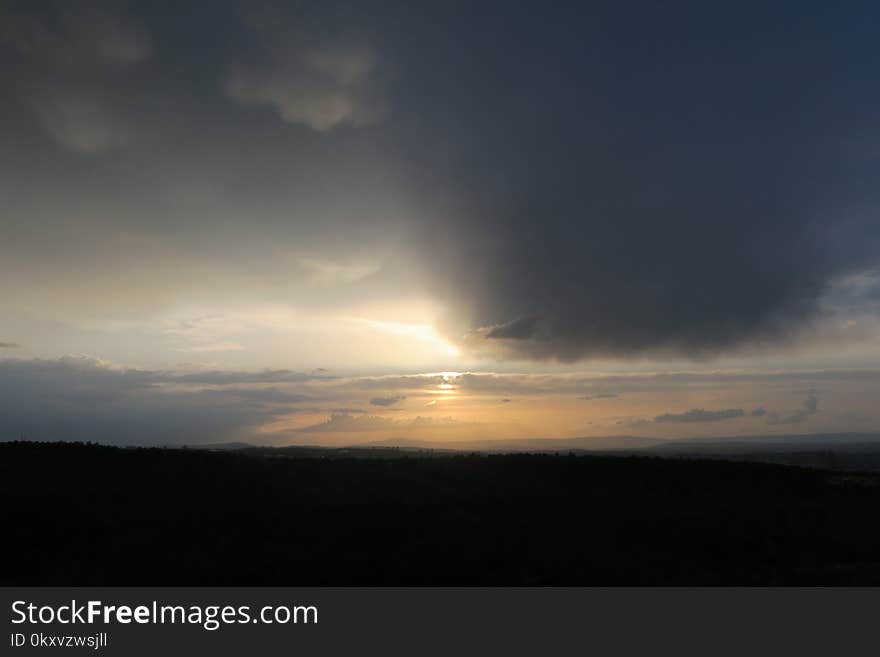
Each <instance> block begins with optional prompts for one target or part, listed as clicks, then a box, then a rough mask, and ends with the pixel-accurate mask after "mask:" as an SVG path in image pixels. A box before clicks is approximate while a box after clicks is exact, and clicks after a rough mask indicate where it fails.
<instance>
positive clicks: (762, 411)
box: [750, 406, 767, 417]
mask: <svg viewBox="0 0 880 657" xmlns="http://www.w3.org/2000/svg"><path fill="white" fill-rule="evenodd" d="M750 415H751V416H752V417H764V416H765V415H767V409H766V408H764V407H763V406H759V407H758V408H754V409H752V412H751V413H750Z"/></svg>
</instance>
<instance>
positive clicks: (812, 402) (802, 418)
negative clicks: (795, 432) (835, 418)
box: [767, 391, 819, 424]
mask: <svg viewBox="0 0 880 657" xmlns="http://www.w3.org/2000/svg"><path fill="white" fill-rule="evenodd" d="M818 412H819V398H818V397H817V396H816V393H815V391H810V392H809V394H808V395H807V398H806V399H805V400H804V402H803V404H802V405H801V408H796V409H794V410H793V411H788V412H786V413H778V412H772V413H768V414H767V424H800V423H802V422H806V421H807V420H809V419H810V416H811V415H815V414H816V413H818Z"/></svg>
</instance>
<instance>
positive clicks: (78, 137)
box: [32, 92, 128, 154]
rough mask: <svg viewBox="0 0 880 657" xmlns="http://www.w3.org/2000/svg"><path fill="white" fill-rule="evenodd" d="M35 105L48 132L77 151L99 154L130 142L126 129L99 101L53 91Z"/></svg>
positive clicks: (38, 97)
mask: <svg viewBox="0 0 880 657" xmlns="http://www.w3.org/2000/svg"><path fill="white" fill-rule="evenodd" d="M32 102H33V106H34V109H35V111H36V113H37V116H38V117H39V119H40V121H41V122H42V124H43V127H44V128H45V129H46V132H48V133H49V134H50V135H51V136H52V137H54V138H55V140H56V141H58V142H59V143H60V144H62V145H64V146H67V147H68V148H71V149H73V150H75V151H78V152H80V153H85V154H91V153H97V152H99V151H105V150H108V149H111V148H116V147H119V146H122V145H124V144H125V143H126V142H127V141H128V130H127V128H125V127H124V126H123V125H121V123H120V122H119V120H118V118H117V117H116V116H114V115H113V114H112V113H111V112H108V111H107V109H106V107H104V106H102V104H101V102H100V101H98V100H96V99H93V98H86V97H81V96H80V97H78V96H62V95H58V94H57V93H55V92H50V93H41V94H40V95H39V96H37V97H36V98H35V99H34V100H33V101H32Z"/></svg>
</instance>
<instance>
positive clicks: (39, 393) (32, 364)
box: [0, 356, 298, 445]
mask: <svg viewBox="0 0 880 657" xmlns="http://www.w3.org/2000/svg"><path fill="white" fill-rule="evenodd" d="M167 385H168V384H167V382H165V381H164V377H163V375H162V374H160V373H156V372H150V371H145V370H134V369H123V368H117V367H114V366H112V365H110V364H108V363H105V362H103V361H100V360H97V359H93V358H87V357H70V356H69V357H64V358H59V359H51V360H2V361H0V416H2V417H3V427H2V431H3V435H0V440H11V439H17V438H21V437H24V438H26V439H28V440H69V441H73V440H83V441H97V442H103V443H112V444H123V445H156V444H184V443H185V444H197V443H208V442H219V441H223V440H236V439H241V438H244V437H249V436H251V435H253V433H254V432H255V431H256V429H257V428H258V427H260V426H261V425H263V424H265V423H267V422H269V421H270V420H271V419H272V418H273V417H274V414H275V412H276V410H275V409H274V407H273V405H274V404H277V403H278V402H284V403H290V402H292V401H298V398H297V397H295V396H290V395H285V394H284V393H282V392H281V391H278V390H273V389H263V390H235V389H233V390H225V391H213V390H203V389H199V390H185V389H179V388H168V387H167Z"/></svg>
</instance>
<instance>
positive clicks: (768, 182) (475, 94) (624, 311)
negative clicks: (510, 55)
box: [401, 10, 880, 362]
mask: <svg viewBox="0 0 880 657" xmlns="http://www.w3.org/2000/svg"><path fill="white" fill-rule="evenodd" d="M612 14H616V12H612ZM818 18H819V16H818V14H815V15H814V16H812V17H811V18H810V19H809V22H810V23H811V24H813V23H812V21H814V20H816V21H818ZM668 20H669V18H668V17H667V16H663V15H661V13H660V12H655V11H653V10H649V11H648V12H647V13H645V14H643V15H642V17H641V19H640V21H639V22H640V24H641V29H643V30H644V31H641V29H637V30H635V31H632V29H631V28H632V26H631V25H630V24H628V23H627V21H626V20H625V19H624V18H623V17H622V16H620V15H617V16H616V18H615V17H612V15H611V14H609V15H608V16H606V17H604V18H598V17H596V19H595V20H594V21H590V23H591V25H590V27H589V28H587V32H588V33H589V35H587V34H581V35H580V36H579V38H582V39H586V40H588V41H589V42H591V43H593V44H594V47H596V48H600V49H599V50H596V51H595V52H601V53H602V56H601V58H598V59H596V58H590V57H584V58H583V59H579V58H575V57H569V56H566V55H563V54H562V53H563V52H570V51H568V50H564V49H562V48H561V49H560V50H559V51H558V52H559V54H558V56H557V55H554V54H551V53H549V52H544V51H542V52H541V53H540V54H539V53H537V52H535V53H534V56H535V57H536V59H535V60H533V61H531V66H528V67H523V66H520V65H518V63H517V62H515V61H514V60H513V59H493V58H492V55H493V54H494V53H495V52H496V51H495V50H492V49H491V48H489V47H485V49H484V47H481V46H482V44H478V43H474V42H469V45H470V46H471V48H472V49H470V50H469V51H468V53H469V55H470V56H471V57H473V58H474V60H471V61H475V60H479V59H480V58H481V55H482V54H485V55H486V57H487V61H486V63H485V65H481V66H475V67H467V68H461V69H460V70H461V74H460V75H459V76H457V77H454V78H453V77H451V76H450V77H449V78H444V81H445V82H446V83H447V84H446V85H444V86H443V93H442V94H441V93H432V94H431V95H430V98H431V101H430V102H428V101H425V102H423V103H421V104H420V110H421V111H420V112H418V114H417V116H418V119H417V125H418V128H419V129H417V128H413V134H418V135H420V136H421V137H422V139H421V140H418V141H416V140H414V141H413V143H412V144H411V149H410V152H409V153H408V154H409V155H410V160H409V161H410V162H412V163H413V164H412V170H413V171H414V175H413V176H412V178H413V180H412V184H413V188H414V191H413V195H414V196H416V197H417V198H419V199H421V200H422V204H423V206H424V207H425V208H426V209H425V211H424V212H425V213H426V214H427V215H428V217H429V220H428V221H427V222H426V225H425V226H424V227H423V230H422V233H421V234H422V241H421V242H420V245H421V248H422V253H423V257H424V261H425V262H426V263H427V264H428V265H429V266H430V265H433V266H434V268H433V269H432V270H431V273H432V274H433V276H430V277H429V278H428V280H429V281H430V282H431V283H432V284H433V285H434V290H435V293H436V294H437V295H438V296H440V297H441V298H443V299H444V300H445V301H446V302H447V303H448V304H449V306H450V307H451V308H452V309H453V310H452V311H451V312H450V317H449V318H448V319H447V321H446V324H445V330H446V334H447V335H448V336H450V337H451V338H454V339H456V340H460V341H461V345H462V346H463V347H465V348H466V349H467V350H469V351H470V352H471V353H472V354H473V355H474V356H476V357H484V358H490V359H491V358H497V359H504V360H558V361H563V362H571V361H577V360H581V359H590V358H631V357H636V356H644V357H673V356H674V357H679V356H684V357H687V358H695V359H705V358H712V357H717V356H719V355H723V354H737V353H739V352H740V351H742V350H744V349H753V348H761V347H764V346H766V345H767V344H778V343H790V342H792V341H793V340H794V339H796V338H798V337H800V335H801V333H800V332H801V331H806V330H809V329H810V328H811V327H812V326H813V324H814V323H816V322H820V321H822V319H823V317H822V314H821V312H820V305H821V300H822V298H823V295H824V294H825V293H826V292H827V290H828V288H829V286H830V285H831V283H832V282H833V281H834V280H836V279H837V278H839V277H841V276H845V275H847V274H850V273H854V272H859V271H864V270H867V269H870V268H872V267H876V266H877V264H878V262H880V256H878V254H880V250H878V249H877V248H876V247H877V244H878V238H880V231H878V229H877V222H876V221H875V220H872V219H871V218H870V217H873V216H874V215H875V206H876V201H875V200H873V197H874V195H873V194H872V192H869V191H868V190H867V189H863V188H861V187H858V186H857V185H854V184H853V183H852V180H853V179H852V175H853V174H855V172H857V171H860V172H864V175H870V174H868V173H867V171H868V169H867V168H866V167H868V165H867V159H865V158H864V157H861V158H859V157H857V156H854V155H850V154H848V153H846V152H845V148H844V147H842V146H841V144H842V143H844V141H848V140H852V143H863V140H864V136H863V135H866V134H871V135H873V134H874V132H875V131H874V129H873V127H872V123H871V121H870V119H869V118H868V116H867V114H860V115H859V118H858V119H855V118H854V116H853V113H851V112H850V110H849V109H848V107H852V106H850V105H848V102H850V101H862V102H870V101H869V96H868V95H866V94H867V91H866V90H865V89H864V88H857V87H856V86H854V87H853V88H851V89H850V90H849V91H848V92H847V93H846V94H845V96H846V99H844V98H836V99H835V102H833V103H826V104H824V105H821V106H820V104H819V103H817V102H816V99H815V93H814V88H813V86H812V85H813V83H812V82H810V81H808V80H806V78H804V77H802V76H799V75H797V74H795V73H794V71H793V70H792V71H790V72H791V75H788V74H783V73H782V71H784V70H785V71H788V70H789V66H790V61H789V60H787V58H788V57H789V56H790V55H791V53H794V52H797V53H799V54H800V55H801V56H803V57H804V58H807V59H809V60H810V61H814V62H817V63H818V62H822V61H826V62H827V61H831V59H833V62H834V63H833V64H831V65H830V68H828V69H826V70H827V72H828V76H829V77H828V80H829V81H830V80H833V79H835V78H836V76H838V75H839V76H842V77H843V78H848V76H850V75H856V74H855V71H864V64H863V63H862V61H861V57H862V56H863V55H864V53H865V52H870V50H869V49H870V48H871V47H872V46H870V45H869V44H868V43H867V41H866V40H860V41H859V45H858V46H855V44H853V43H852V42H850V43H848V44H847V47H846V48H845V49H844V50H845V51H846V55H843V56H837V55H833V54H832V53H840V50H839V49H838V48H837V47H835V46H832V45H831V44H830V43H829V44H825V45H818V46H817V45H816V43H815V41H811V42H810V46H809V47H808V48H806V47H805V45H804V44H805V43H806V42H805V41H801V40H800V39H801V37H802V36H803V33H801V32H799V31H798V30H795V31H788V30H783V29H781V28H780V29H771V30H769V31H768V32H767V33H766V34H764V35H761V36H759V37H758V38H757V41H756V42H754V43H751V44H750V46H749V48H750V52H752V53H753V54H754V53H755V52H760V53H761V55H760V56H758V57H757V58H751V57H743V56H741V55H742V52H741V51H740V50H739V49H738V47H732V46H731V44H732V43H734V41H733V40H731V41H724V42H723V43H721V42H719V43H716V44H714V45H713V46H711V47H710V49H711V50H712V51H713V52H714V53H715V54H716V55H717V56H718V57H719V58H720V59H719V61H721V60H723V61H724V62H726V64H729V65H730V66H729V68H725V69H724V74H718V71H717V70H715V69H712V68H711V67H705V68H703V67H699V66H694V65H693V62H694V61H696V59H698V58H699V57H701V56H705V51H704V48H705V47H706V43H705V40H704V35H703V34H701V29H702V28H700V27H698V25H700V24H701V21H700V20H696V21H693V22H689V21H687V20H685V21H679V22H677V23H676V24H675V25H672V24H670V23H668V22H667V21H668ZM642 21H644V22H642ZM651 24H654V25H657V24H663V25H664V26H665V27H666V28H668V29H669V30H671V31H673V32H674V33H675V34H676V42H677V44H678V45H677V47H676V48H673V49H663V48H660V47H655V46H654V45H650V46H648V45H646V42H645V40H644V37H645V35H647V34H651V33H655V32H653V31H652V30H651V28H649V27H648V25H651ZM527 29H528V28H526V26H525V25H515V26H509V30H501V31H499V33H497V34H495V36H494V38H493V41H492V43H493V46H492V48H496V49H497V51H498V52H507V51H519V48H520V47H521V42H520V39H522V38H524V37H523V35H524V34H526V33H527ZM734 29H735V28H732V27H731V28H730V30H731V31H730V32H729V33H728V34H729V36H730V37H731V39H733V36H732V34H733V30H734ZM804 29H806V30H809V29H812V28H804ZM560 36H561V38H563V39H565V38H566V37H565V36H562V35H560ZM566 36H568V35H566ZM440 38H442V37H439V36H438V39H440ZM648 40H649V41H650V39H648ZM598 44H601V46H599V45H598ZM780 44H785V45H784V46H782V48H781V49H780ZM826 46H827V47H826ZM783 52H785V53H788V55H784V56H783V55H782V53H783ZM700 53H702V54H700ZM858 53H862V54H861V55H860V54H858ZM829 58H831V59H829ZM646 59H651V60H652V61H654V62H655V64H656V66H651V67H649V69H645V68H642V67H640V66H639V65H638V64H636V62H637V61H642V62H644V61H646ZM538 61H540V63H541V65H538V64H537V62H538ZM611 62H614V64H613V65H612V64H611ZM623 62H627V64H624V67H625V68H626V69H627V70H628V71H629V73H630V74H631V75H632V76H633V78H632V79H631V80H632V81H631V83H625V82H622V81H621V80H622V78H621V77H620V69H619V68H616V67H618V66H620V65H622V64H621V63H623ZM726 64H725V66H726ZM547 70H554V71H555V72H556V74H555V76H553V77H548V76H546V75H545V72H546V71H547ZM499 76H501V77H500V78H499ZM498 79H504V80H516V83H515V84H507V85H501V84H498V83H497V80H498ZM739 84H741V85H744V86H747V87H748V88H750V89H753V90H756V89H760V90H761V91H760V94H762V95H761V101H760V102H758V101H757V96H755V95H753V94H741V93H739V94H737V93H735V92H733V89H734V88H735V85H739ZM660 89H662V94H661V93H659V91H658V90H660ZM600 99H601V100H600ZM645 107H651V108H652V111H651V117H650V119H648V120H646V118H645V114H644V112H642V111H641V110H640V109H639V108H645ZM805 107H809V108H810V110H809V111H810V112H811V117H812V119H811V120H812V123H810V124H807V123H798V122H797V121H795V120H793V119H792V117H796V116H801V115H802V112H803V111H804V108H805ZM401 113H402V112H401ZM502 117H503V118H502ZM844 117H848V118H844ZM413 123H416V120H415V119H414V120H413ZM782 126H785V129H780V128H781V127H782ZM818 126H825V127H826V128H827V129H828V130H829V131H830V133H833V134H834V136H833V137H831V136H830V134H829V133H825V134H826V135H827V138H816V134H817V133H816V129H817V127H818ZM759 134H760V137H758V136H757V135H759ZM438 152H440V153H443V154H444V157H443V158H437V157H434V154H435V153H438ZM420 154H421V156H420ZM844 163H845V164H844ZM840 166H843V167H844V170H845V171H848V172H849V173H843V171H842V170H840V169H839V167H840ZM426 171H429V172H430V175H428V174H426ZM816 181H822V182H821V190H820V188H819V187H818V186H817V185H816ZM869 199H871V200H869ZM853 215H858V218H856V217H853ZM844 216H846V217H847V218H846V219H844ZM869 245H870V246H869ZM462 335H465V336H466V337H465V338H460V336H462Z"/></svg>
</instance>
